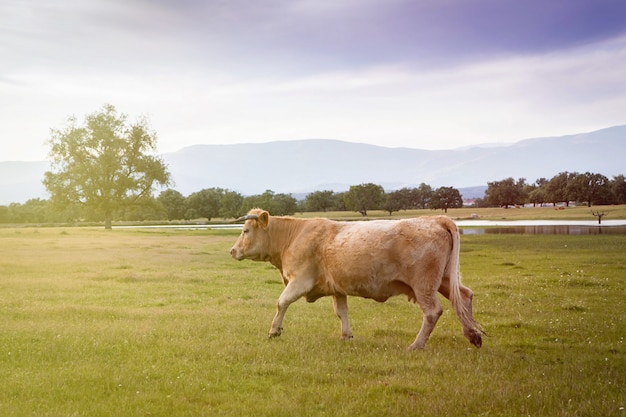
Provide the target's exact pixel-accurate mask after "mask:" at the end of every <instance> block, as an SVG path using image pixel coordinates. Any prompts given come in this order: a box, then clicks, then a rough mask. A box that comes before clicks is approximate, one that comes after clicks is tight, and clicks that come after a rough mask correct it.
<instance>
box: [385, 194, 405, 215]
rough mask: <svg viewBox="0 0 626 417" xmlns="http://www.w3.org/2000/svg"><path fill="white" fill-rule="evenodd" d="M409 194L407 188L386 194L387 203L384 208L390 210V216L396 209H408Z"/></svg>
mask: <svg viewBox="0 0 626 417" xmlns="http://www.w3.org/2000/svg"><path fill="white" fill-rule="evenodd" d="M407 196H408V189H407V188H405V189H401V190H396V191H392V192H390V193H387V194H386V195H385V203H384V204H383V209H384V210H385V211H386V212H388V213H389V215H390V216H391V214H392V213H393V212H394V211H399V210H401V209H406V207H407V204H408V199H407Z"/></svg>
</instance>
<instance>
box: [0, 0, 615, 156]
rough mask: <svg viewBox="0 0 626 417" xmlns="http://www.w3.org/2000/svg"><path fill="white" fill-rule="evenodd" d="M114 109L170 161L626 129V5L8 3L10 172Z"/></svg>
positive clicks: (444, 145) (0, 22)
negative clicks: (70, 130)
mask: <svg viewBox="0 0 626 417" xmlns="http://www.w3.org/2000/svg"><path fill="white" fill-rule="evenodd" d="M105 103H109V104H112V105H114V106H115V107H116V108H117V110H118V111H119V112H121V113H124V114H127V115H128V117H129V119H130V120H134V119H136V118H139V117H141V116H147V117H148V119H149V121H150V126H151V127H152V128H153V129H154V130H155V131H156V132H157V135H158V138H159V142H158V143H159V152H170V151H175V150H178V149H180V148H183V147H185V146H188V145H192V144H200V143H207V144H209V143H210V144H227V143H248V142H269V141H274V140H293V139H311V138H324V139H340V140H346V141H351V142H364V143H371V144H378V145H383V146H391V147H399V146H406V147H413V148H423V149H450V148H455V147H461V146H467V145H470V144H476V143H486V142H514V141H517V140H521V139H525V138H531V137H539V136H557V135H563V134H570V133H580V132H588V131H592V130H597V129H601V128H604V127H609V126H614V125H619V124H626V1H624V0H523V1H520V0H206V1H200V0H177V1H173V0H172V1H170V0H89V1H85V0H0V161H7V160H42V159H45V158H46V157H47V153H48V146H47V144H46V140H48V139H49V137H50V129H51V128H62V127H64V126H65V125H66V121H67V119H68V117H70V116H76V117H77V118H78V120H79V121H82V120H83V118H84V116H85V115H87V114H90V113H93V112H95V111H98V110H100V109H101V108H102V106H103V105H104V104H105Z"/></svg>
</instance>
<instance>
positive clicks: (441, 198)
mask: <svg viewBox="0 0 626 417" xmlns="http://www.w3.org/2000/svg"><path fill="white" fill-rule="evenodd" d="M460 207H463V197H462V196H461V193H460V192H459V190H457V189H456V188H453V187H439V188H437V189H436V190H435V192H434V193H433V195H432V198H431V200H430V208H432V209H435V210H437V209H442V210H443V211H444V213H447V212H448V209H449V208H460Z"/></svg>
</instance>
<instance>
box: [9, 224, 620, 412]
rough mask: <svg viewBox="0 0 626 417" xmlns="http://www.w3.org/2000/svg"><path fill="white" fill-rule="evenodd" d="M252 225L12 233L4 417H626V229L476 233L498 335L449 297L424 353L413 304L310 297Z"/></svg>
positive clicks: (478, 283)
mask: <svg viewBox="0 0 626 417" xmlns="http://www.w3.org/2000/svg"><path fill="white" fill-rule="evenodd" d="M236 235H237V232H236V231H209V232H205V231H155V230H150V231H136V230H135V231H133V230H114V231H112V232H111V231H108V232H107V231H105V230H101V229H86V228H67V229H61V228H44V229H35V228H21V229H0V294H2V296H1V298H0V314H1V319H0V392H1V393H2V395H0V415H2V416H110V415H129V416H174V415H176V416H213V415H224V416H241V415H255V416H276V415H285V416H293V415H302V416H320V415H329V416H348V415H350V416H355V415H358V416H382V415H385V416H392V415H402V416H406V415H415V416H420V415H423V416H435V415H436V416H448V415H449V416H461V415H472V416H474V415H475V416H522V415H523V416H527V415H531V416H625V415H626V411H624V407H626V399H625V396H624V394H623V392H624V391H626V352H625V349H624V343H625V342H624V337H626V324H625V316H626V314H625V313H626V306H625V304H624V303H625V301H624V294H625V293H626V264H625V262H624V259H625V258H624V254H625V253H626V237H625V236H616V235H587V236H555V235H464V236H462V253H461V267H462V270H463V274H464V282H465V284H467V285H468V286H469V287H471V288H472V289H473V290H474V292H475V307H474V309H475V315H476V318H477V319H478V320H479V321H480V322H481V324H482V325H483V327H484V328H485V330H486V331H487V332H488V333H489V337H486V338H485V340H484V345H483V348H482V349H480V350H478V349H475V348H473V347H471V346H470V345H469V343H468V342H467V340H465V338H464V337H463V336H462V334H461V328H460V325H459V323H458V321H457V320H456V318H455V317H454V315H453V314H452V312H451V310H450V306H449V303H448V302H447V301H444V303H443V304H444V309H445V312H444V315H443V316H442V318H441V319H440V321H439V323H438V325H437V327H436V328H435V330H434V332H433V335H432V337H431V339H430V341H429V343H428V345H427V347H426V349H425V350H424V351H419V352H407V351H406V349H405V348H406V347H407V346H408V345H409V344H410V343H411V342H412V341H413V339H414V337H415V335H416V333H417V330H418V329H419V325H420V322H421V314H420V312H419V309H418V307H417V306H415V305H412V304H410V303H408V302H406V300H405V299H404V298H399V297H398V298H394V299H391V300H390V301H388V302H387V303H384V304H379V303H376V302H374V301H371V300H362V299H357V298H350V299H349V304H350V316H351V320H352V327H353V331H354V334H355V338H354V339H353V340H352V341H349V342H342V341H340V340H339V329H340V326H339V320H337V318H336V317H335V316H334V313H333V312H332V305H331V304H332V303H331V300H330V299H328V298H325V299H321V300H319V301H318V302H316V303H314V304H307V303H306V302H304V301H299V302H297V303H295V304H294V305H292V306H291V307H290V309H289V311H288V313H287V316H286V319H285V323H284V325H285V331H284V333H283V335H282V336H281V337H280V338H278V339H273V340H269V339H267V331H268V329H269V325H270V322H271V319H272V317H273V315H274V309H275V302H276V299H277V297H278V295H279V294H280V291H281V290H282V284H281V282H280V277H279V275H278V273H277V272H276V271H275V270H274V269H273V268H272V267H271V266H270V265H268V264H264V263H253V262H247V261H244V262H236V261H233V260H231V259H230V257H229V255H228V249H229V248H230V246H231V245H232V243H233V242H234V240H235V239H236Z"/></svg>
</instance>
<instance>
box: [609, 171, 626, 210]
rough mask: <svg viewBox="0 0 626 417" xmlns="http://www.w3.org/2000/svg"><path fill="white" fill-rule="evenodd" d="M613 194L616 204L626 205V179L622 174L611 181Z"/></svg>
mask: <svg viewBox="0 0 626 417" xmlns="http://www.w3.org/2000/svg"><path fill="white" fill-rule="evenodd" d="M611 192H612V193H613V203H614V204H626V179H624V175H623V174H620V175H617V176H614V177H613V179H612V180H611Z"/></svg>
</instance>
